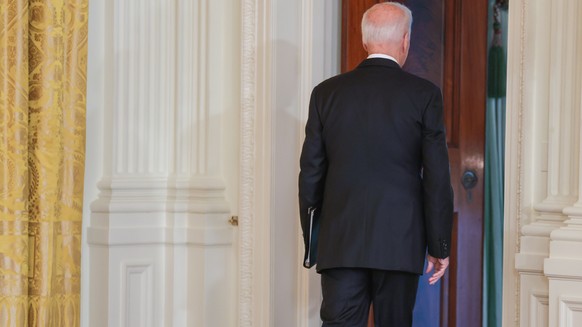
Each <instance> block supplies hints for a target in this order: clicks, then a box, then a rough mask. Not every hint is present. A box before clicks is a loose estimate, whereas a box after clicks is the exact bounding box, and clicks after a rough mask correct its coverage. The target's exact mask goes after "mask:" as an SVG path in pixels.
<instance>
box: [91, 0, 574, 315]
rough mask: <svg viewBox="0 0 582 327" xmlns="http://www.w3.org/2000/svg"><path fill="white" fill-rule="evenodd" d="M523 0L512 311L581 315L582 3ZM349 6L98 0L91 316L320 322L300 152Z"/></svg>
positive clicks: (507, 267) (514, 112) (512, 199)
mask: <svg viewBox="0 0 582 327" xmlns="http://www.w3.org/2000/svg"><path fill="white" fill-rule="evenodd" d="M510 6H511V7H510V31H509V53H508V60H509V67H508V76H509V77H508V78H509V80H508V115H507V117H508V119H507V124H508V131H507V142H508V143H507V155H506V158H507V168H506V179H507V188H506V235H505V256H504V282H505V285H504V294H503V297H504V326H546V325H549V326H578V325H582V313H580V311H581V310H582V309H580V308H582V298H581V295H582V286H581V283H580V281H581V280H582V267H580V263H581V262H582V227H580V226H582V224H581V223H580V220H581V219H582V210H581V209H580V208H581V207H582V204H581V202H580V200H579V196H580V194H582V193H581V192H579V187H580V185H581V183H580V182H579V178H580V176H581V174H580V169H581V167H580V162H581V160H580V158H579V156H580V153H581V151H580V138H581V135H580V110H581V88H582V81H581V76H582V64H581V63H582V57H581V56H582V54H581V51H582V39H581V38H582V32H581V30H582V27H581V26H582V21H581V20H580V19H579V17H582V4H579V2H578V1H576V0H552V1H549V0H512V1H511V2H510ZM338 11H339V0H326V1H309V0H298V1H283V0H242V1H235V0H212V1H210V0H198V1H187V0H172V1H165V0H147V1H143V0H139V1H138V0H124V1H121V0H106V1H91V8H90V15H91V19H90V39H89V40H90V41H89V42H90V44H89V76H88V78H89V81H88V85H89V86H88V101H87V102H88V105H87V110H88V112H87V117H88V120H87V132H88V133H87V149H88V150H87V171H86V188H85V199H86V202H85V213H84V224H85V228H84V233H85V234H84V240H85V242H84V244H83V282H82V292H83V294H82V311H83V315H82V316H83V318H82V324H83V326H273V325H276V326H317V325H318V324H319V321H318V318H317V309H318V306H319V293H318V289H319V285H318V280H317V275H316V274H314V273H313V272H312V271H309V272H308V271H306V270H304V269H302V268H301V267H300V266H299V262H300V256H301V245H300V242H299V229H298V224H297V212H296V194H297V192H296V176H297V175H296V174H297V164H296V163H297V160H298V155H299V146H300V144H301V138H302V125H303V123H304V121H305V119H306V108H307V101H308V96H309V92H310V91H311V88H312V87H313V86H314V85H315V84H316V83H317V82H319V81H321V80H323V79H324V78H325V77H326V76H329V75H332V74H333V73H335V72H336V69H337V68H336V67H337V54H338V50H337V42H338V37H337V36H338V34H337V33H338V22H337V21H336V20H335V19H337V18H338V17H339V14H338ZM231 215H238V216H239V218H240V220H239V226H238V227H236V228H233V227H231V226H230V225H229V224H228V219H229V218H230V216H231Z"/></svg>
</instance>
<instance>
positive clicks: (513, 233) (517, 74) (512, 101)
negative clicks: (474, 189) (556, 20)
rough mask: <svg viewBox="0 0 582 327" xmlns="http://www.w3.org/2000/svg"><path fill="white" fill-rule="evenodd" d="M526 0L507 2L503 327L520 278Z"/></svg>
mask: <svg viewBox="0 0 582 327" xmlns="http://www.w3.org/2000/svg"><path fill="white" fill-rule="evenodd" d="M526 5H527V0H514V1H511V2H510V3H509V23H508V25H509V31H508V54H507V59H508V65H507V78H508V81H507V113H508V114H507V120H506V148H505V176H506V182H505V191H504V194H505V200H504V202H505V208H504V212H505V223H504V239H503V244H504V255H503V308H504V310H503V326H506V327H509V326H519V317H520V277H519V274H518V272H517V270H516V269H515V255H516V254H517V253H519V249H520V243H519V242H520V239H519V236H520V229H521V222H520V221H521V219H522V217H523V216H524V211H523V206H522V203H523V199H524V196H525V195H524V193H523V181H524V179H525V177H524V170H523V169H522V168H521V167H522V163H523V162H524V149H523V147H524V144H523V139H524V130H523V118H524V117H523V111H524V84H525V74H524V71H525V54H526V49H525V48H526V39H525V35H526V26H525V22H526V18H527V17H526V13H527V10H526V9H527V7H526Z"/></svg>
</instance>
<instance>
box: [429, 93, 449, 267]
mask: <svg viewBox="0 0 582 327" xmlns="http://www.w3.org/2000/svg"><path fill="white" fill-rule="evenodd" d="M422 166H423V174H422V185H423V201H424V219H425V226H426V237H427V243H428V253H429V254H430V255H431V256H433V257H435V258H446V257H448V256H449V251H450V244H451V233H452V224H453V189H452V187H451V176H450V165H449V155H448V150H447V141H446V135H445V126H444V121H443V100H442V95H441V92H440V90H439V89H438V88H436V87H435V89H434V91H433V92H432V95H431V96H430V99H429V101H428V105H427V106H426V108H425V111H424V114H423V117H422Z"/></svg>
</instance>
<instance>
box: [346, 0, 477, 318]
mask: <svg viewBox="0 0 582 327" xmlns="http://www.w3.org/2000/svg"><path fill="white" fill-rule="evenodd" d="M378 2H381V0H358V1H355V0H343V3H342V10H343V12H342V61H341V63H342V65H341V68H342V71H348V70H351V69H353V68H354V67H355V66H357V65H358V64H359V63H360V62H361V61H362V60H363V59H365V58H366V55H367V54H366V52H365V51H364V49H363V47H362V44H361V31H360V23H361V18H362V15H363V13H364V12H365V10H366V9H367V8H369V7H370V6H372V5H373V4H375V3H378ZM399 2H401V3H404V4H405V5H406V6H408V7H409V8H410V9H411V10H412V13H413V16H414V23H413V28H412V34H411V47H410V54H409V57H408V60H407V62H406V64H405V66H404V69H405V70H407V71H409V72H412V73H414V74H416V75H419V76H422V77H424V78H426V79H428V80H430V81H432V82H433V83H435V84H436V85H439V86H440V87H441V89H442V91H443V100H444V105H445V108H444V109H445V124H446V128H447V143H448V146H449V157H450V162H451V180H452V185H453V188H454V191H455V214H454V227H453V241H452V244H451V251H452V252H451V267H450V269H449V272H448V273H447V274H446V276H445V278H444V279H443V280H442V282H440V283H439V284H440V285H439V286H436V287H429V286H427V285H426V284H427V282H426V277H424V278H423V279H422V280H421V282H420V285H419V293H418V298H417V308H416V309H417V311H424V312H420V313H419V312H415V319H417V321H415V325H418V326H423V327H425V326H459V327H461V326H463V327H466V326H480V325H481V298H482V297H481V294H482V290H481V287H482V244H483V183H482V181H483V160H484V144H485V141H484V139H485V103H486V98H485V96H486V94H485V91H486V68H487V67H486V63H487V61H486V55H487V2H486V1H469V0H432V1H426V0H404V1H399ZM465 171H473V172H474V173H475V174H476V175H477V177H478V180H477V183H476V185H475V186H474V187H473V188H471V189H470V190H465V189H464V187H463V186H462V184H461V177H462V175H463V172H465ZM428 313H430V314H431V315H428ZM429 323H430V325H429Z"/></svg>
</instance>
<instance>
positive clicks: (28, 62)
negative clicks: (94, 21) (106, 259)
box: [0, 0, 88, 326]
mask: <svg viewBox="0 0 582 327" xmlns="http://www.w3.org/2000/svg"><path fill="white" fill-rule="evenodd" d="M87 10H88V3H87V0H70V1H62V0H59V1H56V0H8V1H3V3H2V5H1V6H0V21H1V25H0V33H1V34H0V44H1V49H0V66H1V67H0V68H1V71H0V105H1V113H0V136H1V139H0V326H78V325H79V322H80V315H79V313H80V310H79V307H80V257H81V217H82V203H83V175H84V160H85V94H86V58H87V22H88V13H87Z"/></svg>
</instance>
